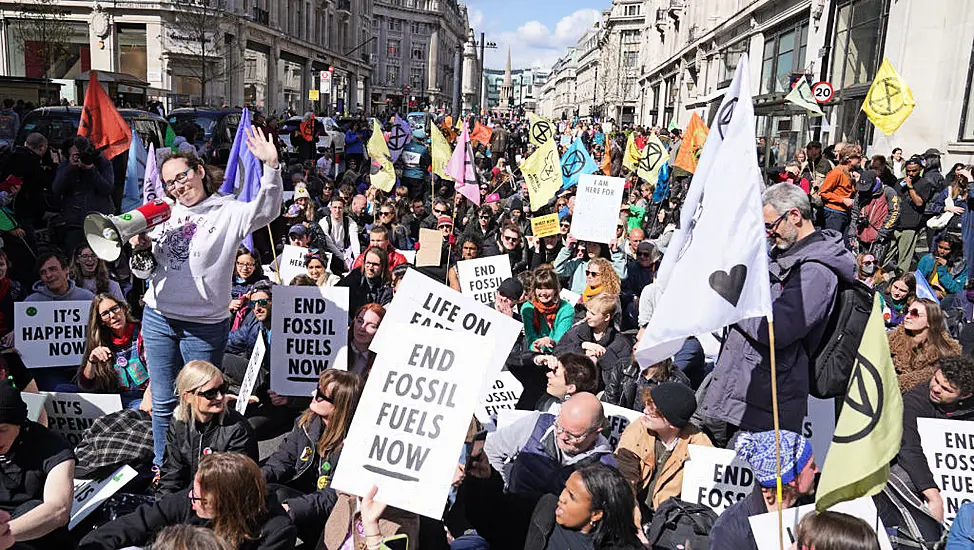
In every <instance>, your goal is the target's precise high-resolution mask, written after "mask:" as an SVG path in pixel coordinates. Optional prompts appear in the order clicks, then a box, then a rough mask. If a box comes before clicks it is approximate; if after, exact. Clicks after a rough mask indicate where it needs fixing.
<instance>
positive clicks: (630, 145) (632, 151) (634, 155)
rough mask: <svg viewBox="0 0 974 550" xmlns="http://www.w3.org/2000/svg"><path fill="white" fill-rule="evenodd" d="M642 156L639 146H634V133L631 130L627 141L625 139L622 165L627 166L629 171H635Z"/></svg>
mask: <svg viewBox="0 0 974 550" xmlns="http://www.w3.org/2000/svg"><path fill="white" fill-rule="evenodd" d="M642 156H643V154H642V152H641V151H640V150H639V147H636V133H635V132H631V133H630V134H629V139H628V141H626V152H625V154H624V155H623V157H622V166H623V167H625V168H628V169H629V171H630V172H635V171H636V166H637V165H638V164H639V159H640V157H642Z"/></svg>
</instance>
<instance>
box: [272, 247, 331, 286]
mask: <svg viewBox="0 0 974 550" xmlns="http://www.w3.org/2000/svg"><path fill="white" fill-rule="evenodd" d="M307 253H308V249H307V248H305V247H303V246H293V245H290V244H286V245H284V251H283V252H281V257H280V278H279V280H280V281H281V284H282V285H289V284H291V280H292V279H294V278H295V277H297V276H298V275H304V274H306V273H307V272H308V270H307V269H305V267H304V256H305V254H307ZM325 267H328V266H327V265H325Z"/></svg>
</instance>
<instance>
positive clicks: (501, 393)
mask: <svg viewBox="0 0 974 550" xmlns="http://www.w3.org/2000/svg"><path fill="white" fill-rule="evenodd" d="M523 392H524V386H523V385H522V384H521V382H520V381H519V380H518V379H517V378H515V377H514V375H513V374H511V372H510V371H506V370H505V371H501V372H499V373H497V378H495V379H494V383H493V384H491V385H490V386H489V387H488V388H487V393H485V394H484V395H483V397H481V398H480V404H479V405H477V410H476V412H475V413H474V414H475V416H476V417H477V420H479V421H480V422H481V423H482V424H487V423H488V422H490V418H491V417H492V416H493V415H495V414H499V412H500V411H502V410H505V411H512V410H514V407H515V406H517V400H518V399H520V398H521V393H523Z"/></svg>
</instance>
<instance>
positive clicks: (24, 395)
mask: <svg viewBox="0 0 974 550" xmlns="http://www.w3.org/2000/svg"><path fill="white" fill-rule="evenodd" d="M20 399H21V400H22V401H23V402H24V404H25V405H27V420H30V421H31V422H37V420H38V419H39V418H40V417H41V411H43V410H44V407H46V406H47V402H48V401H50V400H51V396H50V395H47V394H46V393H30V392H20Z"/></svg>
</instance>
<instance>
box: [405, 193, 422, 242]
mask: <svg viewBox="0 0 974 550" xmlns="http://www.w3.org/2000/svg"><path fill="white" fill-rule="evenodd" d="M425 217H426V202H425V201H424V200H423V199H421V198H416V199H412V200H410V201H409V212H408V213H407V214H406V215H405V216H403V217H402V225H403V226H404V227H405V228H406V230H407V231H408V232H409V238H410V239H412V240H413V242H419V227H420V224H421V223H423V218H425Z"/></svg>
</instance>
